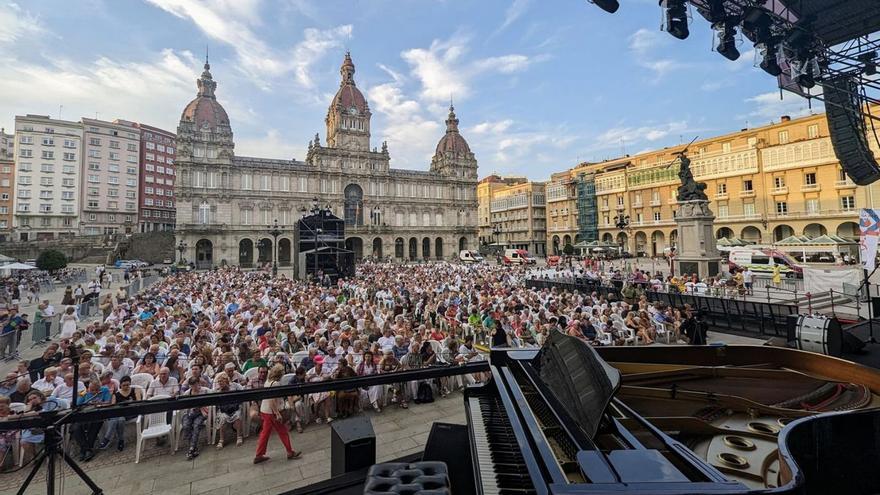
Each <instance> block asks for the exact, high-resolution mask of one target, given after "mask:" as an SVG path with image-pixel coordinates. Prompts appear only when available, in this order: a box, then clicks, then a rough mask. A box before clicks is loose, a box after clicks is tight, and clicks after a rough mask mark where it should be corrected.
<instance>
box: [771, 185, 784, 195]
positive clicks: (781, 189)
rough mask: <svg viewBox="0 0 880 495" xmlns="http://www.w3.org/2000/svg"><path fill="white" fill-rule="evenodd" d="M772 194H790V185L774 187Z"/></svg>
mask: <svg viewBox="0 0 880 495" xmlns="http://www.w3.org/2000/svg"><path fill="white" fill-rule="evenodd" d="M770 194H788V187H786V186H782V187H777V188H774V189H773V190H772V191H770Z"/></svg>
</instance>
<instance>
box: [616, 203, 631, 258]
mask: <svg viewBox="0 0 880 495" xmlns="http://www.w3.org/2000/svg"><path fill="white" fill-rule="evenodd" d="M614 226H615V227H617V228H618V229H620V230H621V231H624V230H625V231H626V232H627V234H630V233H631V231H632V229H631V228H630V226H629V215H625V214H624V213H623V212H622V211H621V212H619V213H618V215H617V216H616V217H614ZM627 237H629V236H627ZM633 242H635V241H633ZM623 248H624V244H623V243H622V242H621V243H620V252H621V255H622V254H623Z"/></svg>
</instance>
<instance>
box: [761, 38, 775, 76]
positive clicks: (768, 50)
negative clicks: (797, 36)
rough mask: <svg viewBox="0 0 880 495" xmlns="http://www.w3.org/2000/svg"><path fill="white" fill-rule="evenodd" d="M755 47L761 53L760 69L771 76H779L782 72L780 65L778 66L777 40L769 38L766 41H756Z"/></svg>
mask: <svg viewBox="0 0 880 495" xmlns="http://www.w3.org/2000/svg"><path fill="white" fill-rule="evenodd" d="M755 48H756V49H757V50H758V52H759V53H760V54H761V63H760V64H759V65H760V67H761V69H762V70H763V71H764V72H766V73H767V74H770V75H771V76H779V75H780V74H782V67H780V66H779V62H778V56H779V49H780V46H779V40H778V39H774V38H771V39H770V41H769V42H767V43H758V44H756V45H755Z"/></svg>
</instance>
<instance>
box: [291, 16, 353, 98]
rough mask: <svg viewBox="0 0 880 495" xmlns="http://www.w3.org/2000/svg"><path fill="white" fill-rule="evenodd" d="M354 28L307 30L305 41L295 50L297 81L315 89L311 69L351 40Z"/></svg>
mask: <svg viewBox="0 0 880 495" xmlns="http://www.w3.org/2000/svg"><path fill="white" fill-rule="evenodd" d="M351 31H352V26H351V24H346V25H344V26H338V27H335V28H332V29H326V30H319V29H313V28H310V29H306V30H305V32H304V39H303V40H302V41H301V42H299V43H298V44H297V45H296V48H294V49H293V59H294V61H293V66H294V74H295V76H296V80H297V81H298V82H299V83H300V84H301V85H302V86H303V87H304V88H307V89H311V88H314V86H315V83H314V81H313V80H312V75H311V73H310V72H311V67H312V64H314V63H315V62H317V61H318V60H320V59H321V57H323V56H324V54H326V53H327V52H328V51H330V50H331V49H333V48H338V47H340V46H342V44H343V41H344V40H347V39H350V38H351Z"/></svg>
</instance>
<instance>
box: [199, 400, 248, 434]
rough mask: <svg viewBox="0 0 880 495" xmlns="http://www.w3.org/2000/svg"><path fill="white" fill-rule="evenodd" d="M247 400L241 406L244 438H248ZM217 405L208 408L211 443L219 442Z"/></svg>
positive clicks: (240, 412)
mask: <svg viewBox="0 0 880 495" xmlns="http://www.w3.org/2000/svg"><path fill="white" fill-rule="evenodd" d="M246 404H247V403H246V402H242V403H241V405H240V406H239V416H240V418H241V429H242V431H241V432H239V433H240V434H241V436H242V437H243V438H247V436H248V435H246V433H247V428H245V417H246V416H247V406H246ZM217 417H218V416H217V406H211V407H209V408H208V439H209V440H210V441H211V445H216V444H217V433H218V432H219V431H220V429H219V428H217Z"/></svg>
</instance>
